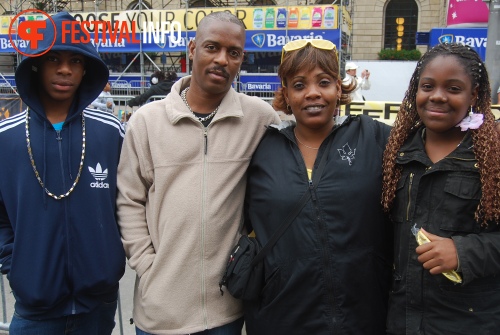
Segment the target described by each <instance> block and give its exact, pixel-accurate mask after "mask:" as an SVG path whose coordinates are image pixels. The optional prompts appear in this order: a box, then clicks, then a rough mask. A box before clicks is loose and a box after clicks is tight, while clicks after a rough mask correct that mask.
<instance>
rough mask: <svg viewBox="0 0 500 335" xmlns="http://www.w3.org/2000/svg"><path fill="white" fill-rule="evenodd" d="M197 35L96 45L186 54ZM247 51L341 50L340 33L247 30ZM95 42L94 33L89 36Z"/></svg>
mask: <svg viewBox="0 0 500 335" xmlns="http://www.w3.org/2000/svg"><path fill="white" fill-rule="evenodd" d="M195 33H196V32H194V31H190V32H187V33H186V32H183V33H181V38H180V39H173V38H170V36H169V35H168V34H166V35H164V36H159V35H157V36H155V35H154V34H147V33H146V34H139V33H138V34H135V36H134V37H130V36H129V38H128V39H122V40H121V41H117V40H115V41H112V40H111V39H109V38H108V39H107V40H106V41H102V40H99V41H97V43H94V45H95V46H96V48H97V51H99V52H120V53H124V52H128V53H133V52H139V50H140V49H141V46H140V44H141V43H140V42H139V41H141V42H142V51H144V52H185V51H186V47H187V45H188V44H189V41H190V40H192V39H194V36H195ZM246 35H247V36H246V44H245V51H248V52H281V48H282V47H283V45H285V44H286V43H287V42H288V41H290V40H296V39H304V38H322V39H327V40H330V41H332V42H333V43H335V44H336V45H337V46H339V45H340V44H339V41H340V36H339V35H340V30H339V29H311V30H302V29H300V30H299V29H296V30H292V29H289V30H247V32H246ZM90 36H91V39H92V41H93V33H91V34H90ZM15 43H18V44H19V48H20V49H21V51H22V50H23V49H25V48H26V46H27V42H26V41H23V40H21V41H19V42H15ZM15 52H16V50H15V49H14V48H13V46H12V44H11V42H10V39H9V35H6V34H3V35H0V53H15Z"/></svg>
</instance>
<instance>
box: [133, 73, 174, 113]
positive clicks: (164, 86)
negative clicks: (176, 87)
mask: <svg viewBox="0 0 500 335" xmlns="http://www.w3.org/2000/svg"><path fill="white" fill-rule="evenodd" d="M176 80H177V73H175V72H174V71H168V72H167V73H166V74H165V73H163V72H162V71H156V72H155V73H153V75H152V76H151V87H150V88H149V89H148V90H147V91H146V92H144V93H142V94H141V95H138V96H136V97H135V98H133V99H130V100H129V101H128V102H127V105H128V106H129V107H134V106H140V105H143V104H144V103H145V102H146V101H148V99H149V98H151V97H152V96H154V95H167V94H169V93H170V89H171V88H172V85H173V84H174V83H175V82H176Z"/></svg>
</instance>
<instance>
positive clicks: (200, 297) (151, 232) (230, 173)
mask: <svg viewBox="0 0 500 335" xmlns="http://www.w3.org/2000/svg"><path fill="white" fill-rule="evenodd" d="M189 81H190V78H189V77H185V78H182V79H181V80H179V81H178V82H177V83H176V84H175V85H174V86H173V87H172V91H171V93H170V94H169V95H168V96H167V97H166V98H165V99H163V100H159V101H155V102H151V103H148V104H146V105H145V106H143V107H142V108H140V109H139V110H137V111H136V112H135V113H134V115H133V116H132V117H131V118H130V121H129V122H128V128H127V133H126V135H125V140H124V143H123V149H122V154H121V158H120V164H119V167H118V190H119V192H118V222H119V225H120V231H121V235H122V240H123V245H124V248H125V252H126V254H127V257H128V259H129V265H130V266H131V267H132V268H133V269H134V270H135V271H136V272H137V279H136V285H135V292H134V313H133V316H134V322H135V324H136V326H138V327H139V328H140V329H142V330H143V331H146V332H149V333H153V334H189V333H195V332H199V331H203V330H205V329H211V328H215V327H219V326H222V325H225V324H227V323H230V322H232V321H234V320H236V319H238V318H239V317H241V316H242V314H243V313H242V306H241V303H240V301H238V300H236V299H234V298H233V297H232V296H231V295H230V294H229V293H228V292H226V293H225V294H224V295H221V292H220V290H219V285H218V284H219V280H220V279H221V277H222V275H223V273H224V270H225V267H226V263H227V260H228V256H229V253H230V251H231V249H232V248H233V246H234V245H235V244H236V242H237V240H238V238H239V230H240V228H241V226H242V224H243V222H242V217H243V214H242V208H243V201H244V195H245V186H246V170H247V167H248V165H249V162H250V159H251V156H252V154H253V152H254V151H255V149H256V147H257V145H258V144H259V142H260V139H261V137H262V136H263V134H264V132H265V130H266V126H267V125H269V124H271V123H279V117H278V114H277V113H276V112H275V111H274V110H273V109H272V107H271V106H270V105H269V104H268V103H266V102H264V101H262V100H261V99H259V98H256V97H249V96H247V95H244V94H241V93H237V92H236V91H234V90H233V89H230V91H229V92H228V93H227V95H226V96H225V97H224V99H223V100H222V103H221V105H220V108H219V111H218V112H217V114H216V115H215V117H214V119H213V120H212V122H211V123H210V125H209V126H208V127H206V128H205V127H204V126H203V125H202V124H201V122H200V121H198V120H197V119H196V118H195V117H194V115H193V114H192V113H191V112H190V111H189V109H188V108H187V106H186V105H185V104H184V102H183V101H182V99H181V97H180V92H181V90H182V89H183V88H185V87H186V86H188V85H189Z"/></svg>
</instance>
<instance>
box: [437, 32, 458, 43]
mask: <svg viewBox="0 0 500 335" xmlns="http://www.w3.org/2000/svg"><path fill="white" fill-rule="evenodd" d="M453 37H454V36H453V35H452V34H446V35H441V36H439V38H438V40H439V43H441V44H445V43H453V39H454V38H453Z"/></svg>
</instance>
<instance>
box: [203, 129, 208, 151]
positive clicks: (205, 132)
mask: <svg viewBox="0 0 500 335" xmlns="http://www.w3.org/2000/svg"><path fill="white" fill-rule="evenodd" d="M203 136H204V137H205V155H206V154H207V149H208V133H207V128H206V127H205V130H204V132H203Z"/></svg>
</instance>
